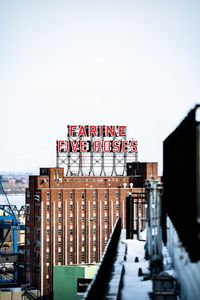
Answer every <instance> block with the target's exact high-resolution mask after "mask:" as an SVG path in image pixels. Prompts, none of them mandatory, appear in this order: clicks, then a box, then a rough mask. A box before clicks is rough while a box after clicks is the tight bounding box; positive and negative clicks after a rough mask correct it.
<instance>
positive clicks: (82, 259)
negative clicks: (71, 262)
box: [81, 252, 85, 262]
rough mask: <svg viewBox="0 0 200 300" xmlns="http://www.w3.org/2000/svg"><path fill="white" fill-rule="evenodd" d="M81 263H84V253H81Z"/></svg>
mask: <svg viewBox="0 0 200 300" xmlns="http://www.w3.org/2000/svg"><path fill="white" fill-rule="evenodd" d="M81 261H82V262H84V261H85V252H82V253H81Z"/></svg>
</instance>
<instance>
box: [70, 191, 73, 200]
mask: <svg viewBox="0 0 200 300" xmlns="http://www.w3.org/2000/svg"><path fill="white" fill-rule="evenodd" d="M69 198H70V200H73V193H72V192H70V193H69Z"/></svg>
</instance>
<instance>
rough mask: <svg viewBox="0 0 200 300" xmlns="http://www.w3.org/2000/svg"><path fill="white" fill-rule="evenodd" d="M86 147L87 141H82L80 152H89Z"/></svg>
mask: <svg viewBox="0 0 200 300" xmlns="http://www.w3.org/2000/svg"><path fill="white" fill-rule="evenodd" d="M86 146H87V142H86V141H80V152H87V149H86Z"/></svg>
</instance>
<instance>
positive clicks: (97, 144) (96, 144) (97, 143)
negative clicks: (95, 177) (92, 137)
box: [94, 141, 102, 152]
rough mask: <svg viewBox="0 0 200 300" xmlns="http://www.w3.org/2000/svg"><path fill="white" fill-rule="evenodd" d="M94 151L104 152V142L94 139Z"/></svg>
mask: <svg viewBox="0 0 200 300" xmlns="http://www.w3.org/2000/svg"><path fill="white" fill-rule="evenodd" d="M94 152H102V142H101V141H94Z"/></svg>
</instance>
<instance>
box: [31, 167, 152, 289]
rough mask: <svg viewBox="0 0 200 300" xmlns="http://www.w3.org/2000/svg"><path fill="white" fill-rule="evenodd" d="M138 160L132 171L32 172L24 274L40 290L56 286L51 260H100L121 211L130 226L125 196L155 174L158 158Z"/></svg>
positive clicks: (139, 190)
mask: <svg viewBox="0 0 200 300" xmlns="http://www.w3.org/2000/svg"><path fill="white" fill-rule="evenodd" d="M134 164H135V163H134ZM137 164H138V168H136V167H135V165H134V166H133V167H132V169H134V168H135V169H136V170H138V171H137V172H138V173H137V172H136V171H134V174H132V173H131V171H130V176H106V177H105V176H99V177H98V176H64V169H63V168H41V169H40V175H39V176H30V177H29V188H28V189H27V190H26V279H27V282H28V283H29V284H30V286H31V287H36V288H37V289H39V290H40V291H41V295H45V294H49V293H51V292H52V287H53V284H52V280H53V278H52V274H53V266H55V265H72V264H82V263H83V264H85V263H95V262H99V260H100V258H101V255H102V252H103V250H104V247H105V245H106V242H107V240H108V238H109V235H110V233H111V232H112V229H113V226H114V224H115V221H116V219H117V218H118V217H121V219H122V227H123V228H126V224H125V221H126V196H127V195H128V194H129V193H143V192H144V191H145V189H144V185H143V182H144V180H145V179H148V178H150V176H153V177H154V178H157V163H142V165H140V163H139V162H138V163H137ZM129 169H130V170H131V167H130V166H129ZM135 169H134V170H135ZM138 177H141V180H139V181H138ZM142 207H143V211H141V212H140V213H141V215H142V216H143V217H145V208H144V206H142Z"/></svg>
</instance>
